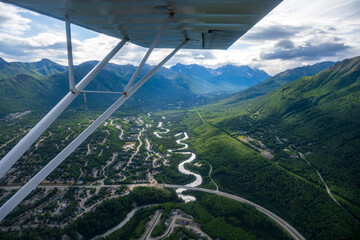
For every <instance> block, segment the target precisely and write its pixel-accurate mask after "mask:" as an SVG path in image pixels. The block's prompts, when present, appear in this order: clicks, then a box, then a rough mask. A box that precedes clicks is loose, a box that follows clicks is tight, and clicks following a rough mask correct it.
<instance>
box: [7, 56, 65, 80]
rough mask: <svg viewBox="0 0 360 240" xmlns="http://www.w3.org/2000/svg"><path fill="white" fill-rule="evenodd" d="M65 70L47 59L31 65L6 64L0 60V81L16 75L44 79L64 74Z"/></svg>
mask: <svg viewBox="0 0 360 240" xmlns="http://www.w3.org/2000/svg"><path fill="white" fill-rule="evenodd" d="M66 69H67V68H66V67H64V66H61V65H60V64H57V63H54V62H52V61H50V60H49V59H42V60H41V61H39V62H31V63H22V62H12V63H8V62H6V61H5V60H4V59H2V58H0V79H3V78H9V77H13V76H16V75H18V74H27V75H29V76H31V77H35V78H45V77H49V76H50V75H53V74H55V73H61V72H64V71H66Z"/></svg>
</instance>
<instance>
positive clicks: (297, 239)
mask: <svg viewBox="0 0 360 240" xmlns="http://www.w3.org/2000/svg"><path fill="white" fill-rule="evenodd" d="M120 186H124V185H104V186H89V185H73V187H81V188H83V187H84V188H100V187H115V188H116V187H120ZM126 186H129V187H130V188H131V187H136V186H144V187H145V186H147V187H167V188H173V189H177V188H185V189H188V190H193V191H201V192H207V193H213V194H217V195H220V196H223V197H226V198H230V199H233V200H236V201H239V202H243V203H247V204H249V205H251V206H253V207H255V208H256V209H257V210H258V211H260V212H262V213H264V214H265V215H267V216H268V217H270V218H271V219H272V220H274V221H275V222H276V223H277V224H279V225H280V226H281V227H282V228H283V229H284V230H285V231H287V232H288V233H289V234H290V235H291V236H292V237H293V238H294V239H295V240H305V238H304V237H303V236H302V235H301V234H300V233H299V232H298V231H297V230H296V229H295V228H294V227H292V226H291V225H290V224H289V223H288V222H286V221H285V220H283V219H282V218H280V217H279V216H277V215H276V214H275V213H273V212H271V211H269V210H267V209H266V208H264V207H261V206H259V205H258V204H256V203H253V202H251V201H249V200H247V199H245V198H241V197H238V196H235V195H232V194H229V193H225V192H221V191H216V190H211V189H205V188H199V187H189V186H182V185H171V184H165V185H163V184H128V185H126ZM42 187H45V188H49V189H52V188H54V187H57V188H59V189H63V188H68V187H69V186H66V185H62V186H61V185H60V186H59V185H58V186H42ZM2 188H3V189H7V190H10V189H17V188H20V186H7V187H2Z"/></svg>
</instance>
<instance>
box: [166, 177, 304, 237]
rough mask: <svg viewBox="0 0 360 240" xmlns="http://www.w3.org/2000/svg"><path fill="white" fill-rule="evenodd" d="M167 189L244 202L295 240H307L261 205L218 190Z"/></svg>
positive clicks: (177, 186) (171, 186)
mask: <svg viewBox="0 0 360 240" xmlns="http://www.w3.org/2000/svg"><path fill="white" fill-rule="evenodd" d="M165 187H168V188H186V189H189V190H194V191H201V192H207V193H213V194H217V195H220V196H223V197H227V198H230V199H233V200H236V201H239V202H243V203H247V204H249V205H251V206H253V207H255V208H256V209H257V210H258V211H260V212H262V213H264V214H265V215H266V216H268V217H269V218H271V219H272V220H274V221H275V222H276V223H277V224H279V225H280V226H281V227H282V228H283V229H284V230H285V231H287V232H288V233H289V234H290V235H291V236H292V237H293V238H294V239H296V240H305V238H304V237H303V236H302V235H301V234H300V233H299V232H298V231H297V230H296V229H295V228H294V227H292V226H291V225H290V224H289V223H288V222H286V221H285V220H283V219H282V218H280V217H279V216H277V215H276V214H275V213H273V212H271V211H269V210H267V209H266V208H263V207H261V206H259V205H257V204H256V203H253V202H251V201H249V200H247V199H245V198H241V197H238V196H235V195H232V194H229V193H225V192H221V191H216V190H210V189H205V188H198V187H189V186H182V185H170V184H165Z"/></svg>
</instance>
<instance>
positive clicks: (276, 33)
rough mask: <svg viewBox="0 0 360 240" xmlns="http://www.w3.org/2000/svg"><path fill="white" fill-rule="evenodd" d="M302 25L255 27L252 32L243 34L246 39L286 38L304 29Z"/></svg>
mask: <svg viewBox="0 0 360 240" xmlns="http://www.w3.org/2000/svg"><path fill="white" fill-rule="evenodd" d="M304 29H305V28H304V27H294V26H285V25H282V26H271V27H266V28H257V29H256V30H255V31H254V32H249V33H248V34H246V35H245V36H244V39H247V40H276V39H288V38H291V37H293V36H295V35H296V34H297V33H300V32H301V31H302V30H304Z"/></svg>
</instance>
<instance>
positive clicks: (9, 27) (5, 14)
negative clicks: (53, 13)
mask: <svg viewBox="0 0 360 240" xmlns="http://www.w3.org/2000/svg"><path fill="white" fill-rule="evenodd" d="M20 12H21V11H20V10H19V9H18V8H16V7H13V6H11V5H8V4H4V3H1V2H0V31H2V32H7V33H9V34H12V35H19V34H22V33H23V32H24V31H27V30H29V29H30V28H31V22H32V21H31V20H30V19H29V18H25V17H23V16H21V14H20Z"/></svg>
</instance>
